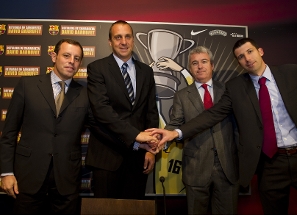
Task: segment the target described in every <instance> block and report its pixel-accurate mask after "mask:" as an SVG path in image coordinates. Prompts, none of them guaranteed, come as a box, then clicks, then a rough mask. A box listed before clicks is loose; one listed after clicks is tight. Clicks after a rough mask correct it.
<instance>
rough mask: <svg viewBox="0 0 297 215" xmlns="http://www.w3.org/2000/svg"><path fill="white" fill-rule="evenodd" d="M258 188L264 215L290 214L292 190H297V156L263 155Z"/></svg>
mask: <svg viewBox="0 0 297 215" xmlns="http://www.w3.org/2000/svg"><path fill="white" fill-rule="evenodd" d="M257 174H258V187H259V193H260V199H261V203H262V207H263V210H264V214H288V208H289V198H290V188H291V186H292V187H294V188H295V189H297V154H294V155H286V154H277V155H276V156H274V157H273V158H272V159H270V158H268V157H267V156H266V155H265V154H263V153H262V154H261V158H260V162H259V166H258V173H257Z"/></svg>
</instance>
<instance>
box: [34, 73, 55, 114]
mask: <svg viewBox="0 0 297 215" xmlns="http://www.w3.org/2000/svg"><path fill="white" fill-rule="evenodd" d="M37 87H38V88H39V90H40V92H41V93H42V95H43V97H44V99H45V100H46V101H47V103H48V104H49V106H50V108H51V109H52V110H53V112H54V113H56V105H55V100H54V93H53V88H52V83H51V76H50V73H49V74H47V75H42V76H40V79H39V83H38V84H37Z"/></svg>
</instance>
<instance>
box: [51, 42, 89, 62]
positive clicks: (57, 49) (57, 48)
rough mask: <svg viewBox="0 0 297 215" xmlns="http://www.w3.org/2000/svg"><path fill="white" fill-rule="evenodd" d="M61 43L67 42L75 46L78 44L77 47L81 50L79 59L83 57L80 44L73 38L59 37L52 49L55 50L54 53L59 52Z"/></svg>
mask: <svg viewBox="0 0 297 215" xmlns="http://www.w3.org/2000/svg"><path fill="white" fill-rule="evenodd" d="M62 43H69V44H72V45H75V46H79V48H80V50H81V59H83V57H84V50H83V47H82V46H81V44H80V43H79V42H78V41H76V40H73V39H69V38H66V39H61V40H60V41H59V42H58V43H57V44H56V45H55V50H54V52H55V53H56V54H58V53H59V51H60V48H61V45H62Z"/></svg>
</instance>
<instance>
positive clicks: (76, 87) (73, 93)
mask: <svg viewBox="0 0 297 215" xmlns="http://www.w3.org/2000/svg"><path fill="white" fill-rule="evenodd" d="M81 88H82V86H81V85H80V84H78V83H77V82H76V81H74V80H72V81H71V82H70V85H69V87H68V91H67V93H66V94H65V98H64V101H63V104H62V107H61V109H60V113H62V112H63V111H64V110H65V109H66V108H67V107H68V105H69V104H71V103H72V101H73V100H74V99H75V98H76V97H77V96H78V95H79V94H80V91H81Z"/></svg>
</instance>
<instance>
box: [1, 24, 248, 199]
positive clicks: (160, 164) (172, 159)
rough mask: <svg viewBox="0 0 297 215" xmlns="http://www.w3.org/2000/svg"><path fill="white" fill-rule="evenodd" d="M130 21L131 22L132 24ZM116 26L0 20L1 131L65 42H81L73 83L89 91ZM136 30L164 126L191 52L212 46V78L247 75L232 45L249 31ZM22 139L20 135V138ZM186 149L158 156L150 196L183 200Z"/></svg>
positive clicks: (187, 79)
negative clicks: (26, 82) (17, 99)
mask: <svg viewBox="0 0 297 215" xmlns="http://www.w3.org/2000/svg"><path fill="white" fill-rule="evenodd" d="M128 22H129V21H128ZM111 23H112V22H108V21H102V22H101V21H81V20H80V21H78V20H25V19H0V89H1V90H0V93H1V102H0V111H1V121H0V130H2V128H3V125H4V121H5V118H6V111H7V108H8V105H9V102H10V99H11V96H12V93H13V90H14V87H15V85H16V84H17V82H18V79H19V78H20V77H21V76H32V75H39V74H44V73H48V72H50V71H51V70H52V61H51V59H50V54H51V52H53V50H54V46H55V44H56V43H57V42H58V41H59V40H60V39H62V38H66V37H67V38H73V39H75V40H78V41H79V42H80V43H81V44H82V46H83V49H84V55H85V58H84V60H83V65H82V67H81V68H80V69H79V71H78V73H77V74H76V75H75V77H74V78H75V79H76V80H77V81H78V82H80V83H81V84H83V85H85V86H86V84H87V83H86V77H87V69H86V67H87V65H88V63H90V62H92V61H94V60H96V59H98V58H102V57H105V56H107V55H109V54H110V53H111V52H112V50H111V48H110V47H109V45H108V32H109V28H110V25H111ZM129 23H130V24H131V26H132V28H133V30H134V36H135V40H134V41H135V46H134V58H136V59H138V60H139V61H141V62H144V63H146V64H148V65H150V66H151V67H152V68H153V71H154V77H155V82H156V89H157V105H158V109H159V118H160V127H161V128H164V126H165V125H166V123H168V122H169V116H170V111H171V108H172V102H173V95H174V93H175V92H176V91H178V90H180V89H182V88H184V87H186V86H187V85H189V84H191V83H192V82H193V80H192V77H191V75H190V74H189V71H188V69H187V58H188V53H189V50H190V49H191V48H194V47H195V46H198V45H204V46H206V47H208V48H209V49H210V50H211V51H212V52H213V54H214V62H215V68H214V79H216V80H219V81H222V82H226V81H228V80H229V79H230V78H232V77H235V76H237V75H239V74H241V73H242V72H243V69H242V68H241V67H239V65H238V64H237V61H236V60H235V59H234V57H233V53H232V47H233V44H234V43H235V42H236V41H237V40H238V39H240V38H243V37H246V36H248V35H247V32H248V29H247V26H235V25H205V24H176V23H161V22H156V23H154V22H135V21H130V22H129ZM19 138H21V134H20V135H19ZM88 140H89V132H88V130H85V131H84V132H83V133H82V136H81V143H82V151H83V153H82V164H83V171H82V186H81V194H82V195H92V172H90V171H89V170H88V169H86V168H85V167H84V159H85V155H86V149H87V147H88ZM182 150H183V146H182V144H180V143H179V144H177V143H176V144H171V145H170V147H169V148H168V149H167V150H166V151H163V152H160V153H159V154H158V155H157V156H156V167H155V171H154V172H153V173H151V174H150V175H149V180H148V183H147V191H146V193H147V195H158V194H163V187H162V184H161V182H160V177H162V176H163V177H164V178H165V181H164V182H163V185H164V188H165V191H166V194H169V195H171V194H172V195H184V194H185V189H184V185H183V183H182V181H181V164H182Z"/></svg>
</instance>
